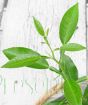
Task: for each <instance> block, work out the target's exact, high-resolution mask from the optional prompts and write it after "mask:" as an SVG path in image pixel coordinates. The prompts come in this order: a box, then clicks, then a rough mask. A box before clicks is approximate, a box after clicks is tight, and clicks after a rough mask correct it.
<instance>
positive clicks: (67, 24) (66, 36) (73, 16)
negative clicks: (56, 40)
mask: <svg viewBox="0 0 88 105" xmlns="http://www.w3.org/2000/svg"><path fill="white" fill-rule="evenodd" d="M78 14H79V13H78V3H77V4H75V5H74V6H73V7H71V8H70V9H69V10H68V11H67V12H66V13H65V15H64V16H63V18H62V20H61V23H60V30H59V34H60V40H61V42H62V44H66V43H67V42H68V41H69V40H70V38H71V37H72V35H73V33H74V31H75V30H76V27H77V23H78Z"/></svg>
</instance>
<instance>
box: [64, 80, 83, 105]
mask: <svg viewBox="0 0 88 105" xmlns="http://www.w3.org/2000/svg"><path fill="white" fill-rule="evenodd" d="M64 94H65V97H66V98H67V100H68V103H69V104H70V105H82V93H81V89H80V86H79V85H78V84H77V83H76V82H75V81H73V80H66V81H65V83H64Z"/></svg>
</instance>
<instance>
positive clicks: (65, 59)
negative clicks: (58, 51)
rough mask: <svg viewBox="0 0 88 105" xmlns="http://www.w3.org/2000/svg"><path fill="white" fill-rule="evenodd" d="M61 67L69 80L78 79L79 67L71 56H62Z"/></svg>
mask: <svg viewBox="0 0 88 105" xmlns="http://www.w3.org/2000/svg"><path fill="white" fill-rule="evenodd" d="M60 67H61V70H62V71H63V73H64V74H65V76H66V78H68V79H69V80H78V70H77V67H76V66H75V64H74V62H73V61H72V59H71V58H70V57H69V56H67V55H63V56H62V57H61V60H60Z"/></svg>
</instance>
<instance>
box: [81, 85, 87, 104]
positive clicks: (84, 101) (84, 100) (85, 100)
mask: <svg viewBox="0 0 88 105" xmlns="http://www.w3.org/2000/svg"><path fill="white" fill-rule="evenodd" d="M82 103H83V104H82V105H88V85H87V87H86V89H85V92H84V95H83V101H82Z"/></svg>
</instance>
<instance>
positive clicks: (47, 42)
mask: <svg viewBox="0 0 88 105" xmlns="http://www.w3.org/2000/svg"><path fill="white" fill-rule="evenodd" d="M44 40H45V42H46V44H47V45H48V47H49V49H50V51H51V53H52V57H51V59H53V60H54V61H55V62H56V63H57V64H59V61H58V60H57V59H56V58H55V55H54V52H53V50H52V48H51V46H50V43H49V41H48V39H47V37H46V36H44Z"/></svg>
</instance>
